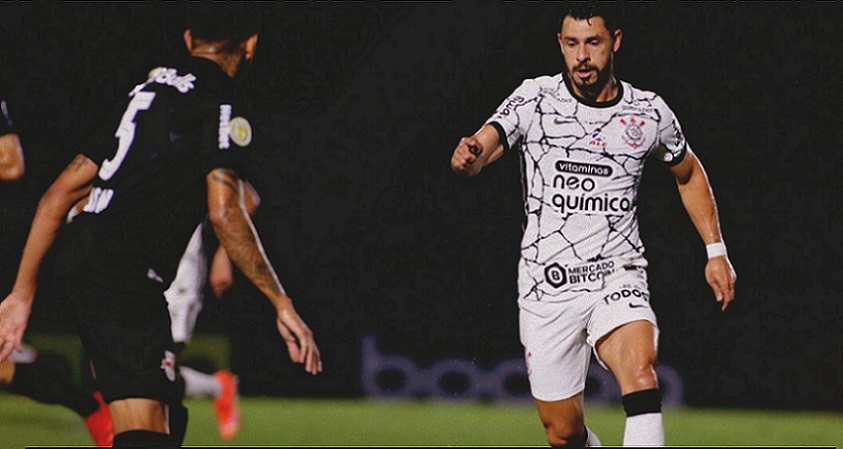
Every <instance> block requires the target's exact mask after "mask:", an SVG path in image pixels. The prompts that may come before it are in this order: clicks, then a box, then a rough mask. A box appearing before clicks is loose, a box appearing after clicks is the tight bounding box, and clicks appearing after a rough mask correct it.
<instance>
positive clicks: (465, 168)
mask: <svg viewBox="0 0 843 449" xmlns="http://www.w3.org/2000/svg"><path fill="white" fill-rule="evenodd" d="M482 154H483V145H482V144H481V143H480V141H478V140H477V138H475V137H463V138H462V139H460V143H459V144H457V147H456V148H455V149H454V154H453V155H452V156H451V169H452V170H453V171H454V172H456V173H458V174H461V175H467V176H473V175H476V174H477V173H479V172H480V169H481V168H482V167H481V166H480V164H477V165H475V164H474V163H475V162H477V159H478V158H479V157H480V156H481V155H482Z"/></svg>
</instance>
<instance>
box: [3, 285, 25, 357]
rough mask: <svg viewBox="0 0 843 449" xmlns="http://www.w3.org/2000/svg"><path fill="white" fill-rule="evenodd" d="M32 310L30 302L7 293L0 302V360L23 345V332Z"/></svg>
mask: <svg viewBox="0 0 843 449" xmlns="http://www.w3.org/2000/svg"><path fill="white" fill-rule="evenodd" d="M31 311H32V304H31V302H27V301H25V300H24V299H23V298H20V297H18V296H16V295H15V293H14V292H13V293H11V294H9V296H7V297H6V299H4V300H3V301H2V302H0V362H3V361H4V360H6V359H7V358H9V356H10V355H11V354H12V351H15V350H18V351H20V350H21V348H22V347H23V333H24V331H25V330H26V324H27V322H28V321H29V314H30V313H31Z"/></svg>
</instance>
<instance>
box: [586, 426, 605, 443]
mask: <svg viewBox="0 0 843 449" xmlns="http://www.w3.org/2000/svg"><path fill="white" fill-rule="evenodd" d="M586 430H587V431H588V438H587V439H586V440H585V447H599V446H602V445H603V443H601V442H600V438H597V434H596V433H594V431H593V430H591V428H590V427H586Z"/></svg>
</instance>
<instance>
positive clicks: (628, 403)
mask: <svg viewBox="0 0 843 449" xmlns="http://www.w3.org/2000/svg"><path fill="white" fill-rule="evenodd" d="M621 403H623V409H624V411H626V416H636V415H643V414H645V413H661V411H662V395H661V392H660V391H659V389H658V388H653V389H650V390H641V391H635V392H632V393H629V394H625V395H623V397H622V398H621Z"/></svg>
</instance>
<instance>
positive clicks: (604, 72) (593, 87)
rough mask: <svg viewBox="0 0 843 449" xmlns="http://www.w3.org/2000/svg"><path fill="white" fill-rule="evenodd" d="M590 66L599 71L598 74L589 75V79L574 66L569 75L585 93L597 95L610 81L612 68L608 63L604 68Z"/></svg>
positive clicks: (592, 69)
mask: <svg viewBox="0 0 843 449" xmlns="http://www.w3.org/2000/svg"><path fill="white" fill-rule="evenodd" d="M588 68H589V69H590V70H591V71H593V72H597V76H596V77H589V79H587V80H583V79H582V78H580V77H579V76H578V75H577V67H574V68H573V69H571V70H569V72H568V77H569V78H570V79H571V81H572V82H573V83H574V85H575V86H576V87H577V88H578V89H579V90H581V91H582V92H583V93H585V94H587V96H595V97H596V96H597V95H599V94H600V92H601V91H602V90H603V88H604V87H605V86H606V83H608V82H609V80H610V79H611V77H612V70H611V69H610V66H609V65H606V67H603V68H602V69H600V68H598V67H595V66H590V67H588Z"/></svg>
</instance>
